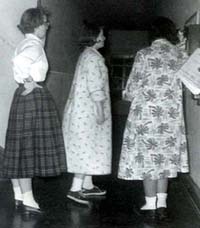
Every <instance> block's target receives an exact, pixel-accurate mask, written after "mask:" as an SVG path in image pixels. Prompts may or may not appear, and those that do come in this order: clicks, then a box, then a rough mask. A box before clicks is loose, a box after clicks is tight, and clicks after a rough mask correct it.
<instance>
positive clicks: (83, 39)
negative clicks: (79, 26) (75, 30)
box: [79, 25, 101, 47]
mask: <svg viewBox="0 0 200 228" xmlns="http://www.w3.org/2000/svg"><path fill="white" fill-rule="evenodd" d="M100 31H101V28H100V27H98V26H94V25H85V26H84V29H83V31H82V33H81V36H80V38H79V43H80V46H89V47H91V46H93V45H94V44H95V43H96V42H97V40H96V38H97V37H98V35H99V33H100Z"/></svg>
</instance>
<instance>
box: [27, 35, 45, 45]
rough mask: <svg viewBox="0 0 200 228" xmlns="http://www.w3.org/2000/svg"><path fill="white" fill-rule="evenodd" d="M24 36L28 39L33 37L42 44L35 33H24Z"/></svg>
mask: <svg viewBox="0 0 200 228" xmlns="http://www.w3.org/2000/svg"><path fill="white" fill-rule="evenodd" d="M25 37H26V38H28V39H34V40H37V41H39V42H40V43H41V44H43V42H42V40H41V39H40V38H38V37H37V36H36V35H34V34H33V33H27V34H25Z"/></svg>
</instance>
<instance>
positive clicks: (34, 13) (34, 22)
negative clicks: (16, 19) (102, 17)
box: [17, 8, 48, 34]
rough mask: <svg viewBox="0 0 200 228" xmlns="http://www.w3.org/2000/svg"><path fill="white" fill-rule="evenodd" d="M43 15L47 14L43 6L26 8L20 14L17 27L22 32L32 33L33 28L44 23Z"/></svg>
mask: <svg viewBox="0 0 200 228" xmlns="http://www.w3.org/2000/svg"><path fill="white" fill-rule="evenodd" d="M44 16H48V12H47V10H46V9H44V8H30V9H27V10H25V11H24V13H23V14H22V16H21V20H20V24H19V25H18V26H17V27H18V28H19V30H20V31H21V32H22V33H24V34H26V33H33V32H34V29H35V28H37V27H38V26H40V25H42V24H43V23H44V21H43V20H44Z"/></svg>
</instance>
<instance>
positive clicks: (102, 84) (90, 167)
mask: <svg viewBox="0 0 200 228" xmlns="http://www.w3.org/2000/svg"><path fill="white" fill-rule="evenodd" d="M96 101H104V114H105V118H106V121H105V122H104V123H103V124H101V125H99V124H97V122H96V117H95V111H96V110H95V107H96V106H95V102H96ZM63 135H64V141H65V150H66V156H67V167H68V172H70V173H81V174H88V175H104V174H110V172H111V148H112V146H111V108H110V92H109V82H108V71H107V67H106V66H105V63H104V58H103V57H102V55H101V54H100V53H99V52H98V51H97V50H96V49H93V48H91V47H88V48H86V49H85V50H84V51H83V53H82V54H81V56H80V57H79V60H78V63H77V66H76V71H75V75H74V80H73V82H72V87H71V91H70V94H69V98H68V101H67V103H66V106H65V110H64V118H63Z"/></svg>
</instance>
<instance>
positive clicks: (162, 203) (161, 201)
mask: <svg viewBox="0 0 200 228" xmlns="http://www.w3.org/2000/svg"><path fill="white" fill-rule="evenodd" d="M160 207H165V208H166V207H167V193H157V208H160Z"/></svg>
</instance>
